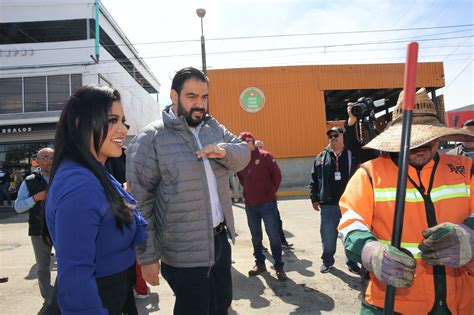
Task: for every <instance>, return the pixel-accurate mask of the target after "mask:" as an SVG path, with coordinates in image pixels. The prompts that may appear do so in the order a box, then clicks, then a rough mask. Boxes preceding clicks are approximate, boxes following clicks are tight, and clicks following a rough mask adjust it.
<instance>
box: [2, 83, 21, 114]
mask: <svg viewBox="0 0 474 315" xmlns="http://www.w3.org/2000/svg"><path fill="white" fill-rule="evenodd" d="M22 98H23V93H22V79H21V78H13V79H0V114H10V113H21V112H22V111H23V100H22Z"/></svg>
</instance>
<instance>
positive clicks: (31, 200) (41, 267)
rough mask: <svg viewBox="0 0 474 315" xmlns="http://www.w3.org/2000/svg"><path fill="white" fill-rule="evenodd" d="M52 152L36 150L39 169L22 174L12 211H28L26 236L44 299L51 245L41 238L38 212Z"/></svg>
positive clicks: (49, 289)
mask: <svg viewBox="0 0 474 315" xmlns="http://www.w3.org/2000/svg"><path fill="white" fill-rule="evenodd" d="M53 155H54V151H53V149H51V148H44V149H41V150H39V151H38V155H37V161H38V164H39V168H38V169H36V170H35V171H34V172H33V174H31V175H30V176H28V177H26V179H25V180H24V181H23V183H21V185H20V188H19V189H18V196H17V199H16V201H15V210H16V212H18V213H22V212H25V211H29V219H28V235H29V236H30V237H31V243H32V244H33V250H34V252H35V259H36V266H37V267H38V283H39V288H40V292H41V296H42V297H43V299H44V300H45V302H46V301H47V300H48V299H49V298H50V296H51V292H52V286H51V271H50V263H51V249H52V248H51V245H50V244H46V243H45V242H44V241H43V237H42V223H41V213H42V211H44V200H45V199H46V189H47V186H48V180H49V174H50V172H51V165H52V162H53Z"/></svg>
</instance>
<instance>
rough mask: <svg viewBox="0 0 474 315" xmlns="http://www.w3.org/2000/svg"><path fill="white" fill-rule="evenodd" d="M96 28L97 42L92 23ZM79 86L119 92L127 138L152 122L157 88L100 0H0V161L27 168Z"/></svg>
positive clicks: (50, 136) (49, 138) (156, 108)
mask: <svg viewBox="0 0 474 315" xmlns="http://www.w3.org/2000/svg"><path fill="white" fill-rule="evenodd" d="M97 18H98V21H99V23H98V25H99V27H100V29H99V32H98V37H97V38H96V19H97ZM83 84H106V85H109V86H113V87H114V88H116V89H118V90H119V91H120V93H121V95H122V101H123V104H124V110H125V115H126V116H127V121H128V123H129V124H130V125H131V128H130V131H129V136H133V135H135V134H136V133H137V131H138V130H140V129H141V128H142V127H144V126H145V125H147V124H148V123H149V122H151V121H153V120H157V119H159V112H160V110H159V104H158V101H157V99H158V95H157V94H158V93H159V89H160V83H159V81H158V79H157V78H155V76H154V75H153V73H151V71H150V69H149V68H148V67H147V65H146V64H145V63H144V62H143V60H142V59H141V58H140V57H139V56H138V53H137V51H136V50H135V49H134V48H133V46H132V44H131V43H130V42H129V40H128V39H127V37H126V36H125V34H124V33H123V32H122V31H121V30H120V28H119V26H118V25H117V23H115V21H114V20H113V18H112V17H111V16H110V14H109V13H108V12H107V10H106V9H105V8H104V7H103V5H102V4H100V2H96V1H94V0H68V1H63V0H2V1H1V2H0V162H1V163H3V164H4V165H5V164H6V165H7V166H11V167H14V168H17V169H19V170H20V169H21V168H24V169H28V168H29V167H30V165H29V164H30V163H31V159H32V157H33V156H34V155H35V153H36V150H37V149H38V148H39V147H43V146H46V145H52V142H53V138H54V132H55V126H56V123H57V121H58V119H59V116H60V113H61V109H62V106H63V103H64V101H65V100H66V99H67V98H68V97H69V96H70V95H71V93H73V92H74V91H75V90H76V89H77V88H78V87H79V86H81V85H83Z"/></svg>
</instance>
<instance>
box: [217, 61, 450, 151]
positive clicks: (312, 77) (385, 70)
mask: <svg viewBox="0 0 474 315" xmlns="http://www.w3.org/2000/svg"><path fill="white" fill-rule="evenodd" d="M208 76H209V80H210V85H209V89H210V90H209V112H210V114H211V115H213V116H214V117H215V118H216V119H217V120H219V121H220V122H221V123H222V124H224V125H225V126H226V127H227V128H228V129H229V130H230V131H231V132H233V133H234V134H237V135H238V134H239V133H240V132H241V131H250V132H252V133H253V134H254V136H255V137H256V138H257V139H260V140H262V141H263V142H264V143H265V149H266V150H268V151H270V152H272V153H273V155H274V156H275V157H277V158H278V159H284V160H287V159H294V158H313V157H314V156H315V155H316V154H317V153H319V152H320V151H321V150H322V149H323V148H324V147H325V146H326V145H327V138H326V130H327V123H326V122H327V120H328V119H327V116H326V111H327V107H326V106H327V104H326V103H325V92H327V91H347V90H377V89H380V90H387V91H388V90H390V91H392V95H391V98H392V99H393V98H397V97H398V91H397V93H396V94H397V95H394V94H395V93H394V92H393V91H395V90H394V89H399V90H401V89H402V88H403V76H404V64H370V65H315V66H285V67H268V68H244V69H222V70H208ZM444 84H445V81H444V70H443V64H442V63H441V62H434V63H419V64H418V70H417V84H416V85H417V86H418V87H427V88H430V89H431V90H436V88H439V87H443V86H444ZM249 87H256V88H258V89H259V90H260V91H261V92H262V93H263V94H264V97H265V103H264V106H263V107H262V108H261V110H260V111H257V112H249V111H246V110H244V109H243V107H242V106H241V104H240V103H241V100H240V98H241V94H242V92H243V91H244V90H245V89H246V88H249ZM340 105H341V106H345V103H344V104H340Z"/></svg>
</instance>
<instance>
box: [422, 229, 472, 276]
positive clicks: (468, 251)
mask: <svg viewBox="0 0 474 315" xmlns="http://www.w3.org/2000/svg"><path fill="white" fill-rule="evenodd" d="M423 237H424V238H425V239H424V240H423V241H422V242H421V244H420V245H419V246H418V248H419V249H420V250H421V257H423V259H424V260H425V261H426V262H427V263H428V264H430V265H440V266H448V267H461V266H464V265H465V264H467V263H469V262H471V261H473V259H474V257H473V252H474V230H472V229H471V228H469V227H468V226H466V225H464V224H459V225H458V224H453V223H448V222H445V223H441V224H438V225H436V226H434V227H432V228H429V229H426V230H424V231H423Z"/></svg>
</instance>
